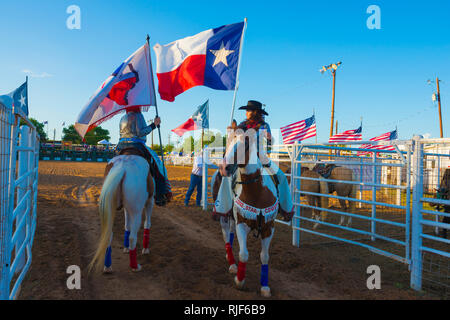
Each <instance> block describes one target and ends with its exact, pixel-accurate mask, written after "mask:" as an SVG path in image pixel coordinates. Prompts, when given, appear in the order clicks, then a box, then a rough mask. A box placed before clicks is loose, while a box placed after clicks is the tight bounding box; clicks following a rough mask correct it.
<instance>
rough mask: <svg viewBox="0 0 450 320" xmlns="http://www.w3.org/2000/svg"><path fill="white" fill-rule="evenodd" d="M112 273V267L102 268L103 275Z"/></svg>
mask: <svg viewBox="0 0 450 320" xmlns="http://www.w3.org/2000/svg"><path fill="white" fill-rule="evenodd" d="M112 271H113V270H112V267H103V273H105V274H110V273H112Z"/></svg>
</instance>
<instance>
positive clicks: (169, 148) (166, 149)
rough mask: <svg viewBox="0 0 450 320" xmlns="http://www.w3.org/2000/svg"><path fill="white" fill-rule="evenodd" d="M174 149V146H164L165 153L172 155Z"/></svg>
mask: <svg viewBox="0 0 450 320" xmlns="http://www.w3.org/2000/svg"><path fill="white" fill-rule="evenodd" d="M174 148H175V147H174V146H173V145H172V144H167V145H165V146H164V148H163V150H164V152H167V153H170V152H172V151H173V149H174Z"/></svg>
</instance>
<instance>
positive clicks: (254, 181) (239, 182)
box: [236, 174, 262, 184]
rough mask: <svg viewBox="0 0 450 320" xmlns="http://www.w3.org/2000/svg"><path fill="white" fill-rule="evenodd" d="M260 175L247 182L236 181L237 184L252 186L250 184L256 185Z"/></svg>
mask: <svg viewBox="0 0 450 320" xmlns="http://www.w3.org/2000/svg"><path fill="white" fill-rule="evenodd" d="M261 177H262V176H261V174H259V175H258V176H256V177H255V178H253V179H250V180H247V181H236V183H237V184H252V183H256V182H258V181H259V180H260V179H261Z"/></svg>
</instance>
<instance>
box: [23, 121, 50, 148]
mask: <svg viewBox="0 0 450 320" xmlns="http://www.w3.org/2000/svg"><path fill="white" fill-rule="evenodd" d="M30 122H31V123H32V124H33V125H34V126H35V127H36V131H37V133H38V135H39V139H40V140H41V142H44V141H47V134H46V133H45V131H44V123H42V122H39V121H37V120H36V119H33V118H30ZM20 125H21V126H22V125H26V123H25V121H23V120H22V119H20Z"/></svg>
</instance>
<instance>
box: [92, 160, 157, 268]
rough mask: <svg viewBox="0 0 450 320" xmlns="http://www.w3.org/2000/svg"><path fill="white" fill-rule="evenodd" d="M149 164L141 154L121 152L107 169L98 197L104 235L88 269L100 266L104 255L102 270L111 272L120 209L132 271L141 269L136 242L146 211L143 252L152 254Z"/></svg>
mask: <svg viewBox="0 0 450 320" xmlns="http://www.w3.org/2000/svg"><path fill="white" fill-rule="evenodd" d="M149 169H150V166H149V164H148V162H147V160H145V159H144V158H143V157H141V156H138V155H132V154H131V155H120V156H117V157H114V158H113V159H112V160H111V161H110V162H109V163H108V165H107V167H106V169H105V181H104V182H103V187H102V191H101V194H100V199H99V213H100V222H101V236H100V240H99V244H98V248H97V251H96V252H95V255H94V258H93V259H92V261H91V263H90V264H89V270H91V269H92V267H94V266H96V267H97V269H100V268H101V266H102V263H103V261H102V258H103V257H104V258H105V259H104V263H103V266H104V267H103V272H104V273H110V272H112V267H111V242H112V237H113V232H112V229H113V224H114V217H115V213H116V210H117V208H119V207H122V206H123V208H124V212H125V242H124V252H128V253H129V256H130V267H131V270H132V271H140V270H141V266H140V265H139V264H138V263H137V257H136V256H137V254H136V242H137V233H138V231H139V228H140V226H141V220H142V213H144V214H145V222H144V240H143V249H142V253H143V254H148V253H149V248H148V247H149V232H150V227H151V214H152V209H153V204H154V197H153V195H154V185H155V182H154V179H153V177H152V176H151V174H150V171H149Z"/></svg>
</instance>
